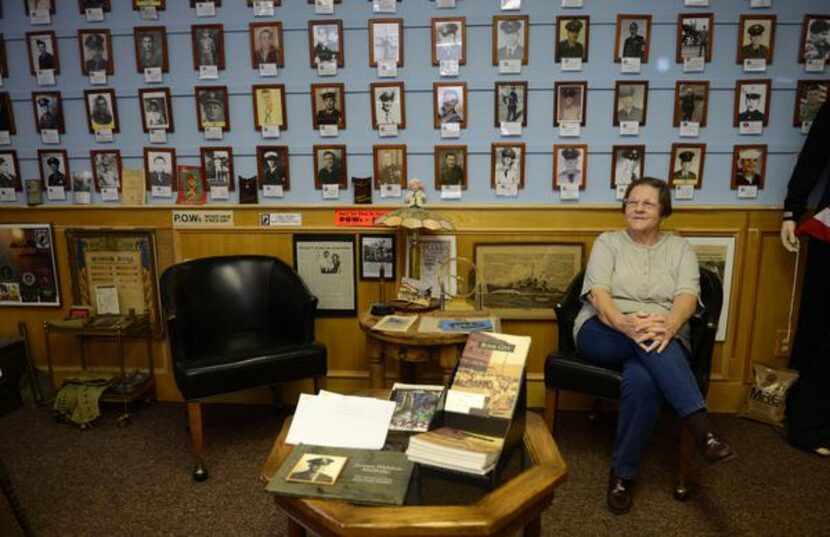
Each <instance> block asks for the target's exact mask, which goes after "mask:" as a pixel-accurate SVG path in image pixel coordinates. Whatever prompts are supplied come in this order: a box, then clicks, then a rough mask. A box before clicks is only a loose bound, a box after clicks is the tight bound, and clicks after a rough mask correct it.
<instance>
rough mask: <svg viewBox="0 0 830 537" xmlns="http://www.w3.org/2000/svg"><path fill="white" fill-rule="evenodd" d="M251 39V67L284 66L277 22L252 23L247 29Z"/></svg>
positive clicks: (280, 29)
mask: <svg viewBox="0 0 830 537" xmlns="http://www.w3.org/2000/svg"><path fill="white" fill-rule="evenodd" d="M248 32H249V34H250V39H251V66H252V67H253V68H254V69H259V67H260V65H268V64H273V65H276V66H277V67H282V66H283V64H284V56H283V48H282V24H281V23H279V22H254V23H251V24H250V26H249V27H248Z"/></svg>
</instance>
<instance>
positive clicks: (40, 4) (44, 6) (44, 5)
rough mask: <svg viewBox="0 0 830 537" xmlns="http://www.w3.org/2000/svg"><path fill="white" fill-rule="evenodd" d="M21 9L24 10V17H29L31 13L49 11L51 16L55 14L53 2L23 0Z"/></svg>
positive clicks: (47, 0) (53, 0) (48, 0)
mask: <svg viewBox="0 0 830 537" xmlns="http://www.w3.org/2000/svg"><path fill="white" fill-rule="evenodd" d="M23 7H24V8H25V9H26V15H27V16H28V15H30V14H31V13H32V11H39V10H49V13H50V14H51V15H54V14H55V0H23Z"/></svg>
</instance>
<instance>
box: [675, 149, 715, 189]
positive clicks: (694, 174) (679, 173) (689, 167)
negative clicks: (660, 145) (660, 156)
mask: <svg viewBox="0 0 830 537" xmlns="http://www.w3.org/2000/svg"><path fill="white" fill-rule="evenodd" d="M705 159H706V144H672V145H671V157H670V159H669V186H671V187H672V188H674V187H676V186H680V185H686V186H688V185H692V186H694V187H695V189H699V188H700V186H701V185H702V184H703V162H704V160H705Z"/></svg>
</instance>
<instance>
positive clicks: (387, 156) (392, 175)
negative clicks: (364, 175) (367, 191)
mask: <svg viewBox="0 0 830 537" xmlns="http://www.w3.org/2000/svg"><path fill="white" fill-rule="evenodd" d="M372 153H373V156H374V166H375V188H377V189H380V188H381V186H384V185H389V186H393V185H399V186H401V187H405V186H406V179H407V177H406V146H405V145H376V146H374V147H373V148H372Z"/></svg>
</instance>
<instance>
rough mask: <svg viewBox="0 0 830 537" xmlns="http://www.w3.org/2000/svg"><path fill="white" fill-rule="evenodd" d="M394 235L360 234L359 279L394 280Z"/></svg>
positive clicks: (395, 249)
mask: <svg viewBox="0 0 830 537" xmlns="http://www.w3.org/2000/svg"><path fill="white" fill-rule="evenodd" d="M396 242H397V241H396V238H395V235H370V234H362V233H361V234H360V279H361V280H380V277H381V273H382V274H383V280H384V281H391V282H394V281H395V280H396V279H397V276H398V275H397V273H396V271H395V253H396V252H397V251H398V249H397V248H396V245H395V243H396Z"/></svg>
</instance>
